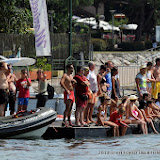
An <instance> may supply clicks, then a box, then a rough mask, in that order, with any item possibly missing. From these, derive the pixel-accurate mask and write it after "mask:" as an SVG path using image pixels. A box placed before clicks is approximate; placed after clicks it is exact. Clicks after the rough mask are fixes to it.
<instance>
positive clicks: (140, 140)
mask: <svg viewBox="0 0 160 160" xmlns="http://www.w3.org/2000/svg"><path fill="white" fill-rule="evenodd" d="M0 159H2V160H11V159H12V160H32V159H33V160H53V159H54V160H56V159H57V160H59V159H62V160H71V159H76V160H81V159H83V160H92V159H95V160H96V159H109V160H112V159H119V160H137V159H141V160H149V159H151V160H159V159H160V136H159V135H147V136H143V135H129V136H124V137H120V138H118V137H117V138H106V139H83V140H74V139H72V140H65V139H58V140H51V139H50V140H43V139H37V140H15V139H6V140H0Z"/></svg>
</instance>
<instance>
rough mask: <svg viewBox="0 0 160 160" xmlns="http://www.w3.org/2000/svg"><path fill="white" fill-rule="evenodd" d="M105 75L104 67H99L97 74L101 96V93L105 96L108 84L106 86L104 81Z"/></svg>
mask: <svg viewBox="0 0 160 160" xmlns="http://www.w3.org/2000/svg"><path fill="white" fill-rule="evenodd" d="M105 73H106V66H105V65H101V67H100V70H99V73H98V74H97V83H98V89H99V92H98V93H99V94H102V93H106V94H107V87H109V84H107V82H106V79H105V77H104V75H105Z"/></svg>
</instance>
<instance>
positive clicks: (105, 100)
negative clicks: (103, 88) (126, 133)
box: [97, 93, 119, 136]
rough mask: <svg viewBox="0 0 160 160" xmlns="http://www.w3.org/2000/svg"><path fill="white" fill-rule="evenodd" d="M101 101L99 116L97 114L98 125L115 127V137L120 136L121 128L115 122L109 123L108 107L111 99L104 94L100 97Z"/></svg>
mask: <svg viewBox="0 0 160 160" xmlns="http://www.w3.org/2000/svg"><path fill="white" fill-rule="evenodd" d="M99 99H100V102H101V104H100V106H99V107H98V114H97V118H98V119H97V123H98V125H102V126H111V127H113V136H119V126H118V125H117V124H115V123H114V122H111V121H108V120H106V119H107V107H106V106H107V105H109V102H110V98H109V97H108V96H107V95H106V94H104V93H103V94H102V95H100V97H99Z"/></svg>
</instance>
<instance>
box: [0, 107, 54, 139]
mask: <svg viewBox="0 0 160 160" xmlns="http://www.w3.org/2000/svg"><path fill="white" fill-rule="evenodd" d="M56 116H57V113H56V112H55V111H54V110H53V109H52V108H44V107H41V108H38V109H36V110H35V111H30V112H27V114H26V113H18V114H16V115H14V116H8V117H0V138H40V137H41V136H42V135H43V134H44V133H45V131H46V130H47V128H48V125H49V124H51V123H52V122H53V121H54V120H55V119H56Z"/></svg>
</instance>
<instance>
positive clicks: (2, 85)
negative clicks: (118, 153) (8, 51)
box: [0, 62, 9, 116]
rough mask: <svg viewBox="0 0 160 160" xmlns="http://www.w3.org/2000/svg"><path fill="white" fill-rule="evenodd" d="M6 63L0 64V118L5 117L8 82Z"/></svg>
mask: <svg viewBox="0 0 160 160" xmlns="http://www.w3.org/2000/svg"><path fill="white" fill-rule="evenodd" d="M7 71H8V67H7V63H5V62H0V116H4V115H5V106H6V104H7V103H8V91H9V90H8V81H7V76H6V72H7Z"/></svg>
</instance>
